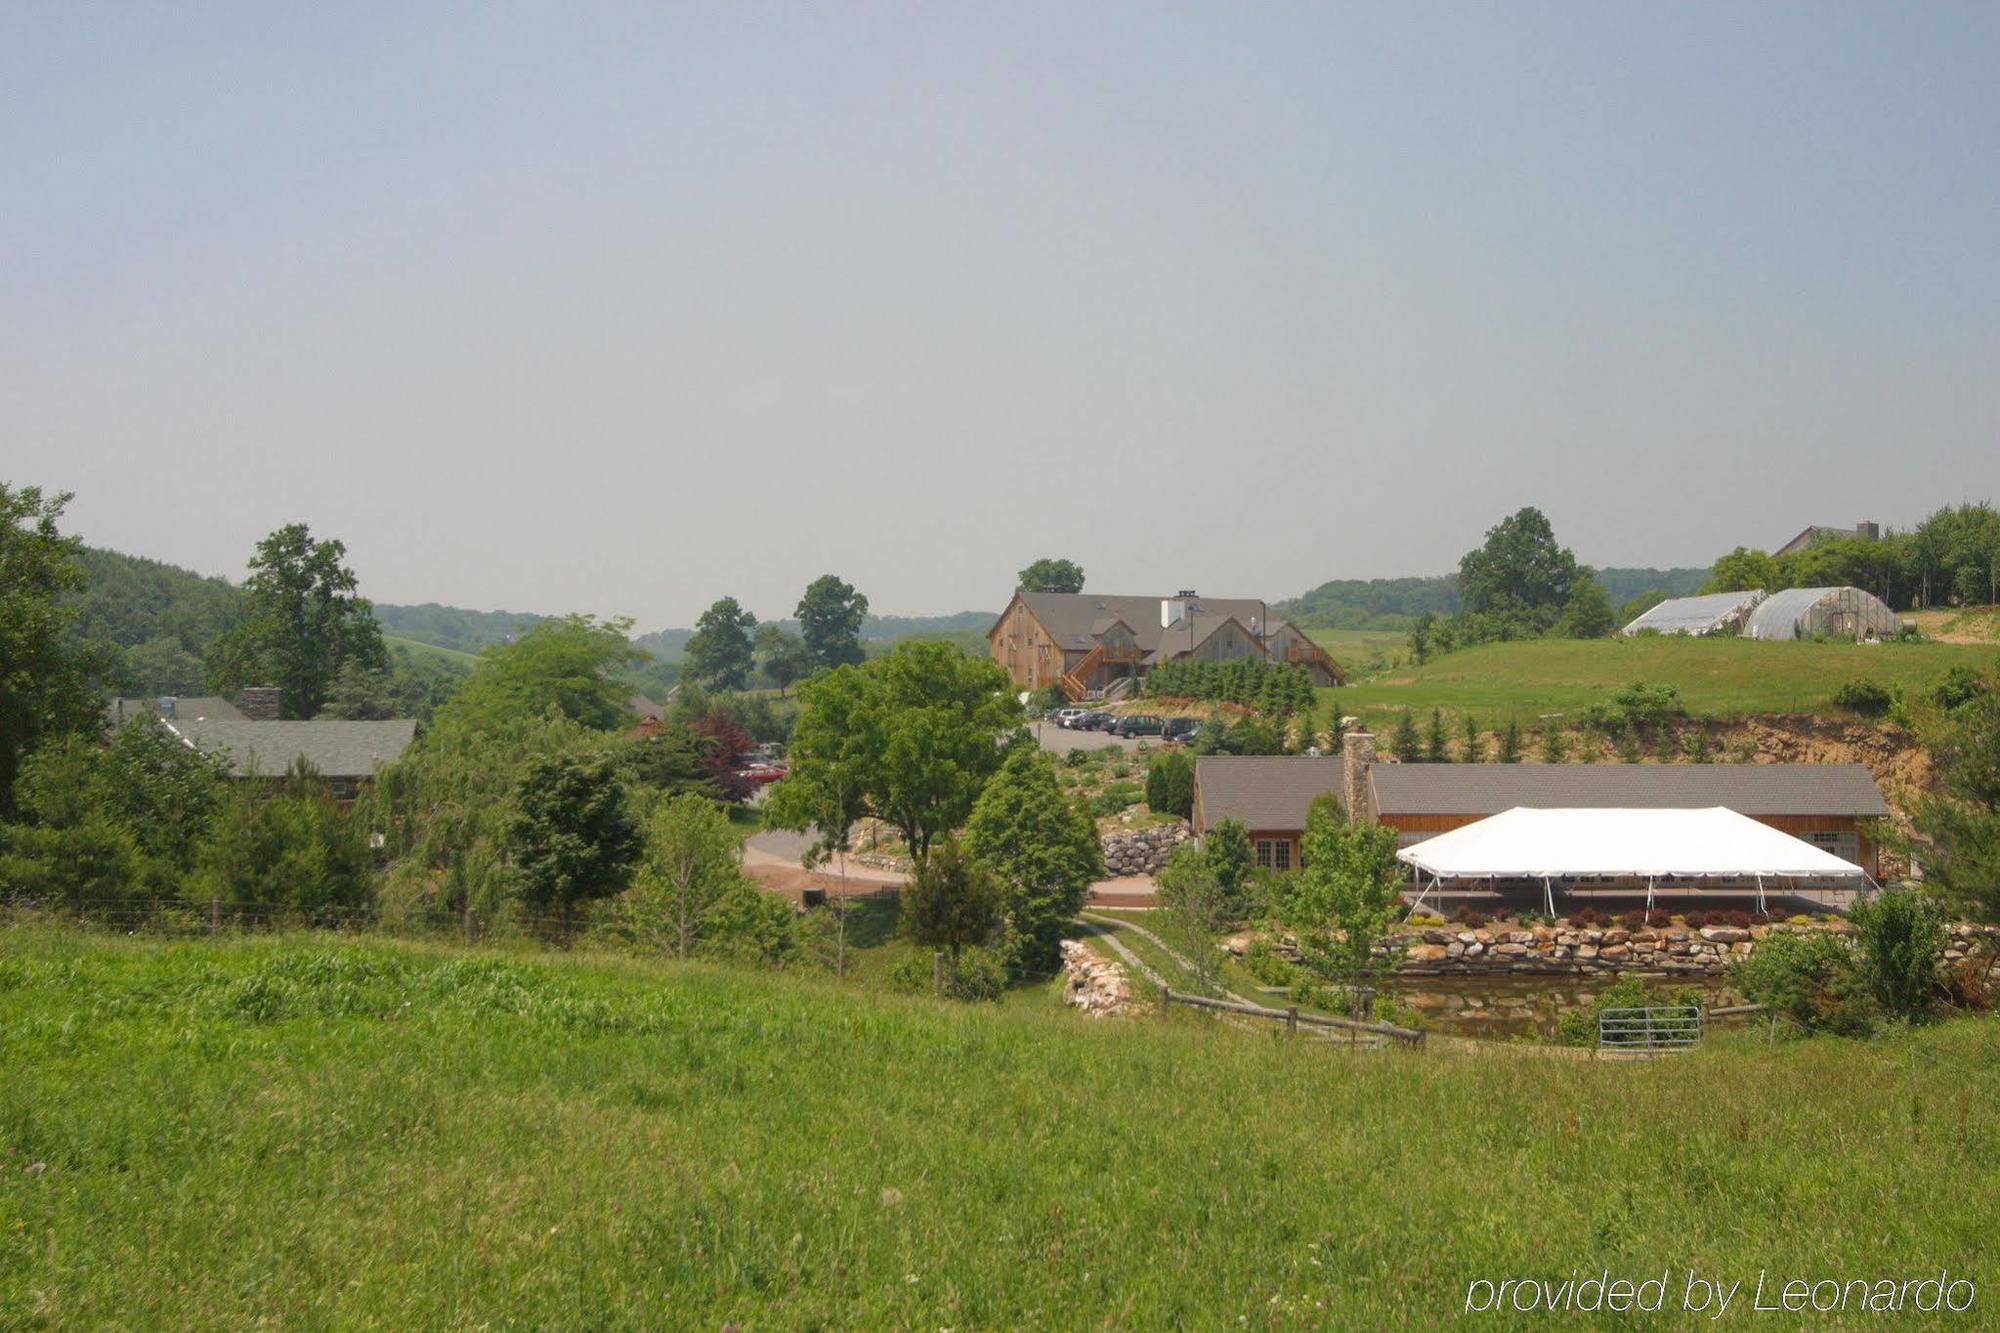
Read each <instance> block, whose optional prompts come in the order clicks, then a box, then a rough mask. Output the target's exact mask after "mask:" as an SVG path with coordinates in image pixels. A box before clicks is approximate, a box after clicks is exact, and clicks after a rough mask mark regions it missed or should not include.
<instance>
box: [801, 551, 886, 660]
mask: <svg viewBox="0 0 2000 1333" xmlns="http://www.w3.org/2000/svg"><path fill="white" fill-rule="evenodd" d="M797 614H798V617H799V636H800V637H801V638H802V639H804V640H805V645H806V654H807V656H809V657H810V658H811V659H812V664H813V666H814V667H815V668H819V667H837V666H850V665H852V664H854V663H856V662H859V661H860V660H861V659H862V656H863V653H862V651H861V625H862V622H863V621H865V620H866V619H867V618H868V599H867V598H866V597H864V596H863V595H862V594H860V593H858V592H856V591H854V585H853V584H851V583H843V582H842V581H841V580H840V579H839V578H837V577H835V576H834V575H832V574H822V575H820V576H819V577H818V578H816V579H814V580H813V581H812V582H811V583H809V584H807V585H806V591H805V595H804V596H803V597H801V598H799V607H798V613H797Z"/></svg>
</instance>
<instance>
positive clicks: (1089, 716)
mask: <svg viewBox="0 0 2000 1333" xmlns="http://www.w3.org/2000/svg"><path fill="white" fill-rule="evenodd" d="M1117 720H1118V719H1117V717H1116V716H1115V715H1113V714H1111V713H1099V712H1095V711H1093V712H1089V713H1085V714H1084V715H1083V720H1082V721H1081V722H1079V723H1078V724H1077V725H1078V726H1080V727H1082V728H1083V729H1084V730H1085V731H1109V730H1111V724H1112V723H1114V722H1116V721H1117Z"/></svg>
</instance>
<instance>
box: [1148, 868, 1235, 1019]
mask: <svg viewBox="0 0 2000 1333" xmlns="http://www.w3.org/2000/svg"><path fill="white" fill-rule="evenodd" d="M1154 878H1155V882H1156V884H1157V886H1158V888H1159V893H1160V908H1161V910H1160V911H1159V912H1158V913H1157V914H1156V916H1155V918H1154V919H1155V922H1156V925H1155V929H1157V930H1158V931H1159V932H1160V933H1161V934H1162V935H1163V936H1165V937H1166V940H1167V943H1169V944H1171V945H1172V946H1173V947H1174V949H1175V951H1176V952H1178V953H1179V954H1180V955H1181V956H1182V957H1183V958H1185V959H1186V960H1187V962H1188V966H1189V968H1190V969H1191V970H1192V971H1193V973H1194V978H1195V982H1196V984H1197V986H1198V987H1199V988H1200V989H1201V990H1203V991H1206V992H1208V993H1210V994H1213V993H1215V992H1216V991H1218V990H1220V989H1222V981H1221V968H1220V966H1219V962H1220V950H1219V949H1218V948H1217V947H1216V939H1217V937H1218V936H1220V935H1221V934H1222V933H1223V932H1224V931H1226V930H1228V929H1229V928H1230V927H1231V926H1232V925H1234V924H1235V922H1236V921H1237V920H1238V917H1237V916H1236V914H1235V909H1236V903H1235V902H1234V901H1233V900H1232V896H1231V895H1230V894H1229V893H1228V892H1226V891H1225V890H1224V889H1223V887H1222V882H1221V881H1220V880H1219V879H1218V878H1216V874H1215V869H1214V867H1213V866H1212V865H1210V864H1209V859H1208V857H1207V856H1206V855H1205V854H1203V853H1202V852H1201V851H1198V850H1197V849H1196V848H1194V847H1193V846H1191V845H1189V844H1186V843H1183V844H1182V845H1181V846H1180V847H1178V848H1176V849H1175V851H1174V854H1173V857H1172V858H1171V859H1170V860H1169V861H1168V862H1167V864H1166V865H1165V866H1164V867H1163V868H1162V869H1161V870H1160V873H1159V874H1158V875H1157V876H1155V877H1154Z"/></svg>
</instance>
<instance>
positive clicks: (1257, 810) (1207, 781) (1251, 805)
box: [1194, 754, 1344, 829]
mask: <svg viewBox="0 0 2000 1333" xmlns="http://www.w3.org/2000/svg"><path fill="white" fill-rule="evenodd" d="M1343 772H1344V769H1343V768H1342V766H1341V761H1340V760H1339V759H1338V758H1337V757H1329V756H1325V755H1295V754H1276V755H1223V754H1215V755H1203V756H1202V757H1201V758H1199V759H1196V760H1195V761H1194V783H1195V787H1196V789H1197V790H1198V791H1199V792H1200V794H1201V802H1200V804H1201V817H1202V822H1203V827H1204V828H1211V827H1213V826H1214V825H1215V823H1216V821H1217V820H1222V819H1235V820H1240V821H1242V823H1243V824H1244V825H1245V826H1246V827H1249V828H1253V829H1298V828H1304V827H1305V826H1306V811H1307V810H1309V809H1310V808H1311V807H1312V803H1313V797H1315V796H1318V795H1319V794H1320V793H1321V792H1328V791H1330V792H1332V793H1333V794H1334V796H1335V797H1336V798H1338V797H1339V795H1340V787H1341V775H1342V773H1343Z"/></svg>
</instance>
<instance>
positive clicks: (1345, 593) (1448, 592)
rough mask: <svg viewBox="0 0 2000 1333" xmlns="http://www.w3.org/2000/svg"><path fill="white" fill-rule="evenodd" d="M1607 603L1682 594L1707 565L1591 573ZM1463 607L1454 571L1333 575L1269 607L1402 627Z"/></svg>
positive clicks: (1318, 619) (1288, 613)
mask: <svg viewBox="0 0 2000 1333" xmlns="http://www.w3.org/2000/svg"><path fill="white" fill-rule="evenodd" d="M1595 573H1596V577H1597V581H1598V582H1599V583H1601V584H1603V585H1604V591H1605V595H1606V596H1608V597H1609V598H1610V599H1611V605H1612V606H1613V607H1614V608H1615V607H1619V606H1623V605H1624V604H1625V603H1626V601H1627V600H1629V599H1630V598H1633V597H1636V596H1638V595H1639V594H1640V593H1642V592H1652V591H1655V590H1659V591H1662V592H1665V593H1667V594H1668V595H1669V596H1674V597H1682V596H1685V595H1687V594H1688V593H1691V592H1694V591H1695V590H1696V589H1698V588H1700V587H1701V585H1702V584H1704V583H1706V582H1707V581H1708V573H1709V572H1708V571H1707V570H1706V569H1643V568H1642V569H1622V568H1609V569H1600V570H1597V571H1595ZM1460 609H1461V607H1460V603H1459V599H1458V575H1456V574H1436V575H1431V576H1428V577H1423V578H1400V579H1333V580H1331V581H1329V582H1326V583H1322V584H1320V585H1319V586H1318V587H1317V588H1314V589H1313V590H1312V591H1310V592H1306V593H1301V594H1300V595H1298V596H1297V597H1292V598H1288V599H1287V600H1285V601H1282V602H1278V603H1276V604H1274V605H1273V606H1272V607H1271V610H1272V612H1273V613H1274V614H1276V615H1280V616H1284V617H1287V618H1289V619H1292V620H1295V621H1297V622H1298V623H1299V624H1301V625H1304V626H1307V627H1319V628H1326V629H1402V628H1406V627H1407V626H1408V625H1409V624H1410V622H1412V621H1414V620H1415V619H1416V618H1417V617H1418V616H1420V615H1422V614H1424V613H1425V612H1430V613H1431V614H1433V615H1441V616H1448V615H1453V614H1455V613H1457V612H1458V611H1459V610H1460Z"/></svg>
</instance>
